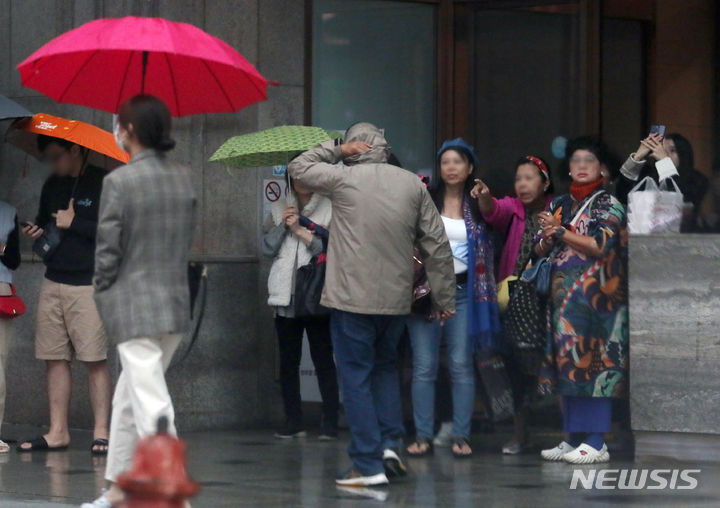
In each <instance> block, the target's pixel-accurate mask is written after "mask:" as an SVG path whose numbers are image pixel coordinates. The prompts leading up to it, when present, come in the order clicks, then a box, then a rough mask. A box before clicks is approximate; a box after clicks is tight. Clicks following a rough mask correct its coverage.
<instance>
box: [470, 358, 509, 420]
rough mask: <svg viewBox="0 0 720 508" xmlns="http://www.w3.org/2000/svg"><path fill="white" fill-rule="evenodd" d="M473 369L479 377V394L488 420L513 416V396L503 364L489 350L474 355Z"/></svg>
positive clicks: (501, 360) (500, 359)
mask: <svg viewBox="0 0 720 508" xmlns="http://www.w3.org/2000/svg"><path fill="white" fill-rule="evenodd" d="M475 368H476V370H477V373H478V376H479V377H480V385H481V390H480V392H481V394H482V396H483V402H484V403H485V408H486V410H487V412H488V416H489V418H490V419H491V420H492V421H494V422H499V421H501V420H506V419H508V418H510V417H512V416H513V414H514V411H515V410H514V407H513V396H512V388H511V386H510V378H509V377H508V374H507V370H506V368H505V362H504V361H503V359H502V356H500V355H499V354H498V353H496V352H495V351H494V350H491V349H481V350H480V351H478V352H477V353H476V354H475Z"/></svg>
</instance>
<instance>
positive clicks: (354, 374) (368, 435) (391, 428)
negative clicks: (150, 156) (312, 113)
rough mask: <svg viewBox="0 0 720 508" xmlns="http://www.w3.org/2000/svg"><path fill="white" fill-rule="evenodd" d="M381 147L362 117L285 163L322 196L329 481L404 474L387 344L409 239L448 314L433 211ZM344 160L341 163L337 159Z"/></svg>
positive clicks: (392, 358)
mask: <svg viewBox="0 0 720 508" xmlns="http://www.w3.org/2000/svg"><path fill="white" fill-rule="evenodd" d="M388 152H389V148H388V145H387V141H386V140H385V138H384V137H383V135H382V133H381V132H380V130H379V129H378V128H377V127H375V126H374V125H372V124H369V123H359V124H355V125H353V126H352V127H351V128H350V129H348V131H347V134H346V141H345V143H344V144H340V143H339V142H333V141H328V142H326V143H322V144H320V145H318V146H316V147H314V148H312V149H310V150H308V151H307V152H305V153H304V154H302V155H300V156H298V157H297V158H296V159H295V160H293V162H292V163H290V165H289V166H288V171H289V173H290V176H291V177H292V178H293V179H295V180H296V181H297V182H300V183H301V184H302V185H303V186H305V187H307V188H309V189H311V190H312V191H314V192H318V193H320V194H323V195H325V196H327V197H328V198H330V200H331V201H332V205H333V223H332V233H331V234H330V242H329V246H328V255H327V273H326V279H325V288H324V291H323V297H322V303H323V305H325V306H326V307H329V308H331V309H333V312H332V321H331V330H332V339H333V346H334V349H335V357H336V362H337V368H338V372H339V375H340V380H341V385H342V391H343V402H344V405H345V414H346V417H347V420H348V424H349V425H350V432H351V434H352V443H351V444H350V448H349V454H350V458H351V459H352V461H353V467H352V468H351V469H350V470H349V471H348V472H347V473H344V474H342V475H341V476H339V477H338V479H337V480H336V483H337V484H338V485H345V486H369V485H383V484H387V483H388V476H401V475H404V474H405V467H404V465H403V464H402V461H401V460H400V457H399V455H398V451H397V450H398V448H399V447H400V445H401V439H402V435H403V427H402V416H401V407H400V404H401V402H400V393H399V383H398V376H397V369H396V359H397V344H398V341H399V339H400V336H401V334H402V332H403V329H404V327H405V316H406V315H407V314H409V313H410V305H411V303H412V302H411V300H412V283H413V267H412V263H411V261H412V257H413V245H414V244H416V243H417V244H418V245H419V246H420V249H421V251H422V253H423V255H424V256H425V267H426V270H427V275H428V280H429V282H430V287H431V288H432V292H431V294H432V300H433V304H434V307H435V310H436V312H437V315H438V318H439V319H441V320H445V319H448V318H450V317H452V315H453V314H454V313H455V310H454V309H455V275H454V273H455V272H454V269H453V261H452V252H451V250H450V244H449V243H448V240H447V237H446V235H445V228H444V227H443V223H442V220H441V218H440V215H439V214H438V212H437V209H436V207H435V205H434V204H433V202H432V200H431V199H430V195H429V194H428V192H427V190H426V189H425V186H424V185H423V184H422V182H421V181H420V179H419V178H417V176H415V175H414V174H413V173H411V172H409V171H405V170H403V169H401V168H398V167H395V166H392V165H390V164H387V157H388ZM341 161H344V164H341Z"/></svg>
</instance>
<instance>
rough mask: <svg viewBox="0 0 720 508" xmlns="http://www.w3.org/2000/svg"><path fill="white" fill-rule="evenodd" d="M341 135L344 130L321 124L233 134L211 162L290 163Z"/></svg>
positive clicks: (238, 164)
mask: <svg viewBox="0 0 720 508" xmlns="http://www.w3.org/2000/svg"><path fill="white" fill-rule="evenodd" d="M338 138H342V135H341V134H340V133H337V132H333V131H326V130H324V129H321V128H320V127H308V126H305V125H283V126H280V127H273V128H272V129H267V130H264V131H259V132H252V133H250V134H244V135H242V136H235V137H232V138H230V139H228V140H227V141H225V143H223V145H222V146H221V147H220V148H218V150H217V151H216V152H215V153H214V154H213V156H212V157H210V161H211V162H222V163H223V164H227V165H230V166H235V167H237V168H252V167H258V166H276V165H280V164H287V163H288V162H290V160H291V159H292V158H293V157H295V156H296V155H299V154H301V153H303V152H304V151H306V150H308V149H309V148H312V147H313V146H315V145H317V144H318V143H322V142H323V141H328V140H331V139H338Z"/></svg>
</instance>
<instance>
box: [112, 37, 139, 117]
mask: <svg viewBox="0 0 720 508" xmlns="http://www.w3.org/2000/svg"><path fill="white" fill-rule="evenodd" d="M128 53H129V55H128V59H127V64H126V65H125V71H124V72H123V79H122V82H123V86H121V87H119V88H118V96H117V99H116V100H115V111H117V112H119V111H120V101H121V100H122V96H123V90H125V86H124V85H125V84H126V83H127V75H128V72H129V71H130V63H131V62H132V59H133V55H134V54H135V53H134V52H132V51H129V52H128Z"/></svg>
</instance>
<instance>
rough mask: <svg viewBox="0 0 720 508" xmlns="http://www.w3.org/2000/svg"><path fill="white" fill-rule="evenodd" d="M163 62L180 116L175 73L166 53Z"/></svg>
mask: <svg viewBox="0 0 720 508" xmlns="http://www.w3.org/2000/svg"><path fill="white" fill-rule="evenodd" d="M165 63H167V66H168V72H169V73H170V82H171V83H172V89H173V97H174V98H175V109H176V111H177V115H178V116H182V115H181V114H180V101H179V100H178V93H177V86H175V73H174V72H173V68H172V65H170V57H169V56H168V54H167V53H165ZM231 106H232V104H231Z"/></svg>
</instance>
